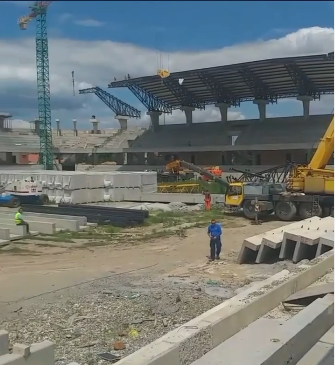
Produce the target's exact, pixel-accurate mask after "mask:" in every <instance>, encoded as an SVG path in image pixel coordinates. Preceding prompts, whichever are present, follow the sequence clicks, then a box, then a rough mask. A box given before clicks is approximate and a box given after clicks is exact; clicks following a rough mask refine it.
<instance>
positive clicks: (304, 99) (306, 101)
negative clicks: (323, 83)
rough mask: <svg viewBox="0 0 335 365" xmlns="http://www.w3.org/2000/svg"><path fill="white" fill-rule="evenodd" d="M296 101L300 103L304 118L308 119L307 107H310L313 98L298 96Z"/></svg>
mask: <svg viewBox="0 0 335 365" xmlns="http://www.w3.org/2000/svg"><path fill="white" fill-rule="evenodd" d="M297 100H299V101H301V102H302V107H303V116H304V118H308V117H309V106H310V103H311V101H312V100H313V97H312V96H309V95H298V96H297Z"/></svg>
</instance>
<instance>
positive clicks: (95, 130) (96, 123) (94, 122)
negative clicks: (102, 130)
mask: <svg viewBox="0 0 335 365" xmlns="http://www.w3.org/2000/svg"><path fill="white" fill-rule="evenodd" d="M89 121H90V123H92V125H93V134H98V130H99V121H98V119H96V117H95V115H92V118H91V119H90V120H89Z"/></svg>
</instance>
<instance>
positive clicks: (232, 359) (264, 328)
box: [192, 318, 284, 365]
mask: <svg viewBox="0 0 335 365" xmlns="http://www.w3.org/2000/svg"><path fill="white" fill-rule="evenodd" d="M283 323H284V321H279V320H275V319H268V318H260V319H258V320H256V321H255V322H253V323H251V324H250V325H249V326H248V327H246V328H244V329H243V330H242V331H240V332H238V333H236V335H234V336H232V337H230V338H229V339H228V340H227V341H225V342H223V343H222V344H221V345H219V346H217V347H215V348H214V349H213V350H212V351H210V352H207V353H206V354H205V355H204V356H203V357H201V358H200V359H198V360H196V361H195V362H193V363H192V365H223V364H224V365H235V364H238V365H242V364H248V365H251V363H250V362H249V356H250V353H252V352H254V351H255V349H261V348H262V347H263V346H264V344H265V343H266V342H267V341H268V340H269V334H270V333H272V332H274V331H276V330H277V328H278V327H279V326H282V325H283Z"/></svg>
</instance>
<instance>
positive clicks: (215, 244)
mask: <svg viewBox="0 0 335 365" xmlns="http://www.w3.org/2000/svg"><path fill="white" fill-rule="evenodd" d="M207 234H208V237H209V239H210V248H211V251H210V256H208V258H209V260H210V261H214V260H215V259H216V260H220V253H221V247H222V244H221V235H222V229H221V226H220V225H219V224H218V223H216V220H215V219H212V220H211V224H210V225H209V226H208V229H207Z"/></svg>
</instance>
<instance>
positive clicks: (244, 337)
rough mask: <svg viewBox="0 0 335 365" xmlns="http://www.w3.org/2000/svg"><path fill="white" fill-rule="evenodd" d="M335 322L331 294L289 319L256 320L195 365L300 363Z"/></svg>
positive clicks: (277, 364) (280, 364) (278, 364)
mask: <svg viewBox="0 0 335 365" xmlns="http://www.w3.org/2000/svg"><path fill="white" fill-rule="evenodd" d="M333 324H334V296H333V295H327V296H326V297H325V298H322V299H317V300H316V301H315V302H313V303H312V304H311V305H309V306H308V307H307V308H306V309H304V310H303V311H301V312H300V313H298V314H297V315H296V316H294V317H293V318H292V319H290V320H289V321H278V320H273V319H272V320H271V319H265V318H261V319H259V320H257V321H255V322H254V323H252V324H250V325H249V326H248V327H246V328H245V329H243V330H242V331H241V332H239V333H237V334H236V335H235V336H233V337H231V338H230V339H228V340H227V341H225V342H224V343H222V344H221V345H219V346H218V347H216V348H214V350H212V351H210V352H208V353H207V354H206V355H204V356H203V357H202V358H200V359H199V360H197V361H196V362H194V363H193V364H192V365H207V364H210V365H221V364H222V359H224V363H225V364H229V365H241V364H248V365H273V364H276V365H287V364H292V365H293V364H297V362H298V361H299V360H300V359H301V358H302V357H303V356H304V355H305V354H306V353H307V352H308V350H309V349H310V348H311V347H313V346H314V345H315V344H316V343H317V342H318V341H319V339H320V338H321V337H322V336H323V335H324V334H325V333H326V332H327V331H328V330H329V329H330V328H331V327H332V326H333ZM271 339H278V341H271Z"/></svg>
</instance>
